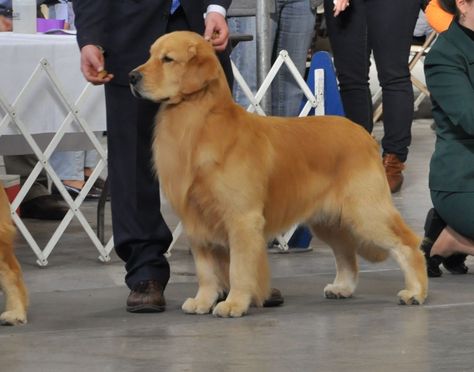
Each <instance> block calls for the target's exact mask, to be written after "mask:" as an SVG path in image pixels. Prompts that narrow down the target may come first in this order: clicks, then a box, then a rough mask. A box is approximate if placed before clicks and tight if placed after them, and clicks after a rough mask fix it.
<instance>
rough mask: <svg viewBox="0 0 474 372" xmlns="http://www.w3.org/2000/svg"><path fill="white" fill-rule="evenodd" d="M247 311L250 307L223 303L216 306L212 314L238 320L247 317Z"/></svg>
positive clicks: (228, 302)
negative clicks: (243, 316)
mask: <svg viewBox="0 0 474 372" xmlns="http://www.w3.org/2000/svg"><path fill="white" fill-rule="evenodd" d="M247 310H248V305H247V306H243V305H239V304H237V303H235V302H230V301H222V302H219V303H218V304H217V305H216V307H215V308H214V311H213V312H212V314H213V315H214V316H218V317H221V318H229V317H230V318H238V317H241V316H242V315H245V314H246V313H247Z"/></svg>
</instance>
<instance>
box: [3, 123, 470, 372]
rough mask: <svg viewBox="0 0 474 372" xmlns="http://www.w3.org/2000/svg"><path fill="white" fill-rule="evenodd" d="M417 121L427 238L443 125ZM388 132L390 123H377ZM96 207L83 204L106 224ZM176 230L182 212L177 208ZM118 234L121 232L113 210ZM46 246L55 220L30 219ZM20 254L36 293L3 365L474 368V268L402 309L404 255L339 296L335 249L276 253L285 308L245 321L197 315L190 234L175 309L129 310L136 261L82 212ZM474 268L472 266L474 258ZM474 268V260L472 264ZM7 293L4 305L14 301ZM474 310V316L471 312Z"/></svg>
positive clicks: (176, 273)
mask: <svg viewBox="0 0 474 372" xmlns="http://www.w3.org/2000/svg"><path fill="white" fill-rule="evenodd" d="M430 124H431V120H430V119H420V120H416V121H415V123H414V126H413V135H414V136H413V143H412V146H411V153H410V156H409V161H408V162H407V169H406V172H405V178H406V180H405V183H404V186H403V189H402V191H401V192H400V193H398V194H395V195H394V197H393V199H394V201H395V204H396V205H397V207H398V208H399V209H400V211H401V212H402V215H403V216H404V217H405V219H406V220H407V221H408V223H409V224H410V225H411V226H412V227H413V228H414V229H415V230H416V231H417V232H418V233H420V234H422V230H423V223H424V218H425V215H426V212H427V210H428V209H429V208H430V206H431V202H430V199H429V192H428V186H427V174H428V163H429V158H430V155H431V152H432V149H433V143H434V133H433V132H432V130H431V129H430ZM375 133H376V136H378V137H380V133H381V130H380V127H378V128H377V129H376V131H375ZM95 208H96V204H95V203H94V202H86V204H85V205H84V206H83V208H82V210H83V211H84V212H85V214H86V215H87V216H88V219H89V220H90V221H91V222H92V224H93V225H94V224H95V220H94V218H95V217H94V216H95ZM164 211H165V212H164V214H165V216H166V219H167V220H168V221H169V224H170V225H171V226H174V225H175V224H176V218H175V217H174V216H173V215H172V214H171V212H170V211H169V208H168V207H167V205H166V204H165V206H164ZM106 212H107V218H106V234H108V235H110V230H111V226H110V213H109V211H108V210H107V211H106ZM27 225H28V227H29V228H31V230H32V232H33V235H34V236H35V238H37V239H38V241H39V242H40V246H41V243H42V244H43V245H44V244H45V243H46V241H47V240H48V239H49V237H50V235H51V234H52V231H53V228H54V226H55V224H54V223H48V222H39V221H35V220H29V221H28V222H27ZM17 243H18V244H17V246H18V247H17V253H18V257H19V260H20V262H21V263H22V266H23V270H24V274H25V280H26V283H27V285H28V287H29V290H30V294H31V308H30V311H29V323H28V324H27V325H25V326H21V327H0V371H2V372H3V371H5V372H7V371H8V372H15V371H37V372H40V371H41V372H42V371H48V372H49V371H89V372H95V371H101V372H103V371H111V372H112V371H258V372H263V371H384V372H389V371H400V370H403V371H418V372H425V371H474V356H473V353H472V350H473V349H474V337H473V339H471V333H472V334H473V335H474V325H473V323H471V321H472V320H471V316H470V315H469V314H471V311H472V310H473V309H474V291H473V290H474V279H473V274H472V273H469V274H468V275H464V276H453V275H450V274H447V273H445V275H444V276H443V277H442V278H437V279H431V280H430V292H429V298H428V301H427V302H426V304H425V305H423V306H415V307H408V306H400V305H398V304H397V297H396V294H397V292H398V290H400V289H401V288H402V287H403V278H402V274H401V272H400V270H399V268H398V266H397V265H396V263H395V262H394V261H392V260H388V261H386V262H384V263H382V264H376V265H375V264H368V263H366V262H363V261H362V262H361V265H360V266H361V273H360V280H359V286H358V288H357V291H356V293H355V295H354V297H353V298H352V299H347V300H327V299H324V298H323V295H322V293H323V288H324V286H325V285H326V284H327V283H329V282H332V280H333V278H334V275H335V267H334V260H333V256H332V253H331V251H330V250H329V249H328V248H327V247H326V246H325V245H324V244H322V243H321V242H318V241H315V240H313V242H312V247H313V250H312V251H310V252H306V253H294V254H270V255H269V257H270V262H271V267H272V275H273V286H275V287H278V288H280V289H281V290H282V292H283V293H284V296H285V304H284V305H283V306H281V307H279V308H264V309H257V308H252V309H251V311H250V312H249V314H248V315H246V316H245V317H243V318H239V319H218V318H214V317H213V316H212V315H203V316H197V315H194V316H193V315H186V314H184V313H183V312H182V311H181V310H180V306H181V303H182V302H183V301H184V300H185V299H186V298H187V297H188V296H191V295H193V294H194V293H195V290H196V288H197V286H196V278H195V276H194V266H193V262H192V257H191V255H190V254H189V251H188V248H187V244H186V240H185V238H181V239H180V240H179V242H178V245H177V247H176V249H175V250H174V252H173V255H172V256H171V258H170V261H171V268H172V276H171V281H170V284H169V285H168V288H167V290H166V298H167V302H168V307H167V311H166V312H164V313H161V314H141V315H136V314H129V313H127V312H126V311H125V300H126V297H127V295H128V289H127V288H126V287H125V286H124V283H123V277H124V268H123V265H122V263H121V261H120V260H119V259H118V258H117V257H116V255H115V254H113V255H112V261H111V262H109V263H107V264H103V263H101V262H99V261H98V260H97V257H98V254H97V252H96V250H95V248H94V246H93V245H92V244H91V242H90V240H89V239H88V237H87V236H86V235H85V233H84V232H83V230H82V227H81V226H80V225H79V223H78V222H77V221H76V220H73V222H72V225H71V226H70V227H69V228H68V230H67V232H66V234H65V236H64V237H63V238H62V239H61V240H60V241H59V243H58V245H57V246H56V248H55V249H54V251H53V252H52V255H51V256H50V258H49V265H48V266H47V267H45V268H40V267H38V266H37V265H36V257H35V256H34V254H33V252H32V251H31V249H30V248H29V247H28V246H27V244H26V242H25V241H24V240H23V238H22V237H21V236H20V237H18V242H17ZM468 264H472V262H471V260H469V261H468ZM471 266H472V265H471ZM472 272H473V273H474V268H472ZM3 302H4V300H3V297H2V296H1V295H0V307H3ZM471 315H472V314H471Z"/></svg>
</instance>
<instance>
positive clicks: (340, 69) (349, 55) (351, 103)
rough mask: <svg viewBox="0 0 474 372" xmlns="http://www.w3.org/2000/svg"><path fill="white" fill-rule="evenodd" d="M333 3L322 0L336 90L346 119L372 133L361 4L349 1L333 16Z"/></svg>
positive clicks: (362, 0)
mask: <svg viewBox="0 0 474 372" xmlns="http://www.w3.org/2000/svg"><path fill="white" fill-rule="evenodd" d="M333 7H334V4H333V1H332V0H325V2H324V10H325V18H326V24H327V28H328V36H329V40H330V42H331V47H332V53H333V56H334V65H335V67H336V73H337V78H338V81H339V90H340V93H341V99H342V104H343V106H344V111H345V114H346V117H347V118H349V119H351V120H352V121H354V122H355V123H357V124H360V125H362V126H363V127H364V128H365V129H366V130H367V131H368V132H369V133H371V132H372V129H373V120H372V116H373V114H372V97H371V93H370V88H369V69H370V58H369V57H370V47H369V45H368V38H367V15H366V2H365V0H352V1H351V2H350V6H349V8H347V9H346V10H345V11H344V12H342V13H341V14H339V15H338V16H337V17H334V15H333Z"/></svg>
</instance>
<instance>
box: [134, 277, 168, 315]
mask: <svg viewBox="0 0 474 372" xmlns="http://www.w3.org/2000/svg"><path fill="white" fill-rule="evenodd" d="M165 308H166V302H165V297H164V295H163V285H162V284H161V283H159V282H158V281H156V280H145V281H141V282H138V284H137V285H136V286H135V287H133V288H132V291H131V292H130V294H129V295H128V298H127V311H128V312H130V313H160V312H162V311H165Z"/></svg>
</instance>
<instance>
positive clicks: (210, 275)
mask: <svg viewBox="0 0 474 372" xmlns="http://www.w3.org/2000/svg"><path fill="white" fill-rule="evenodd" d="M192 247H193V248H192V253H193V256H194V263H195V266H196V275H197V278H198V285H199V289H198V291H197V293H196V296H195V297H194V298H188V299H187V300H186V301H185V302H184V303H183V305H182V306H181V309H182V310H183V311H184V312H185V313H188V314H208V313H210V312H211V309H212V308H213V307H214V305H215V304H216V302H217V300H218V298H219V297H221V296H223V294H224V292H226V291H228V288H229V251H228V249H227V248H224V247H213V246H209V245H204V246H203V245H195V244H193V245H192Z"/></svg>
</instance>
